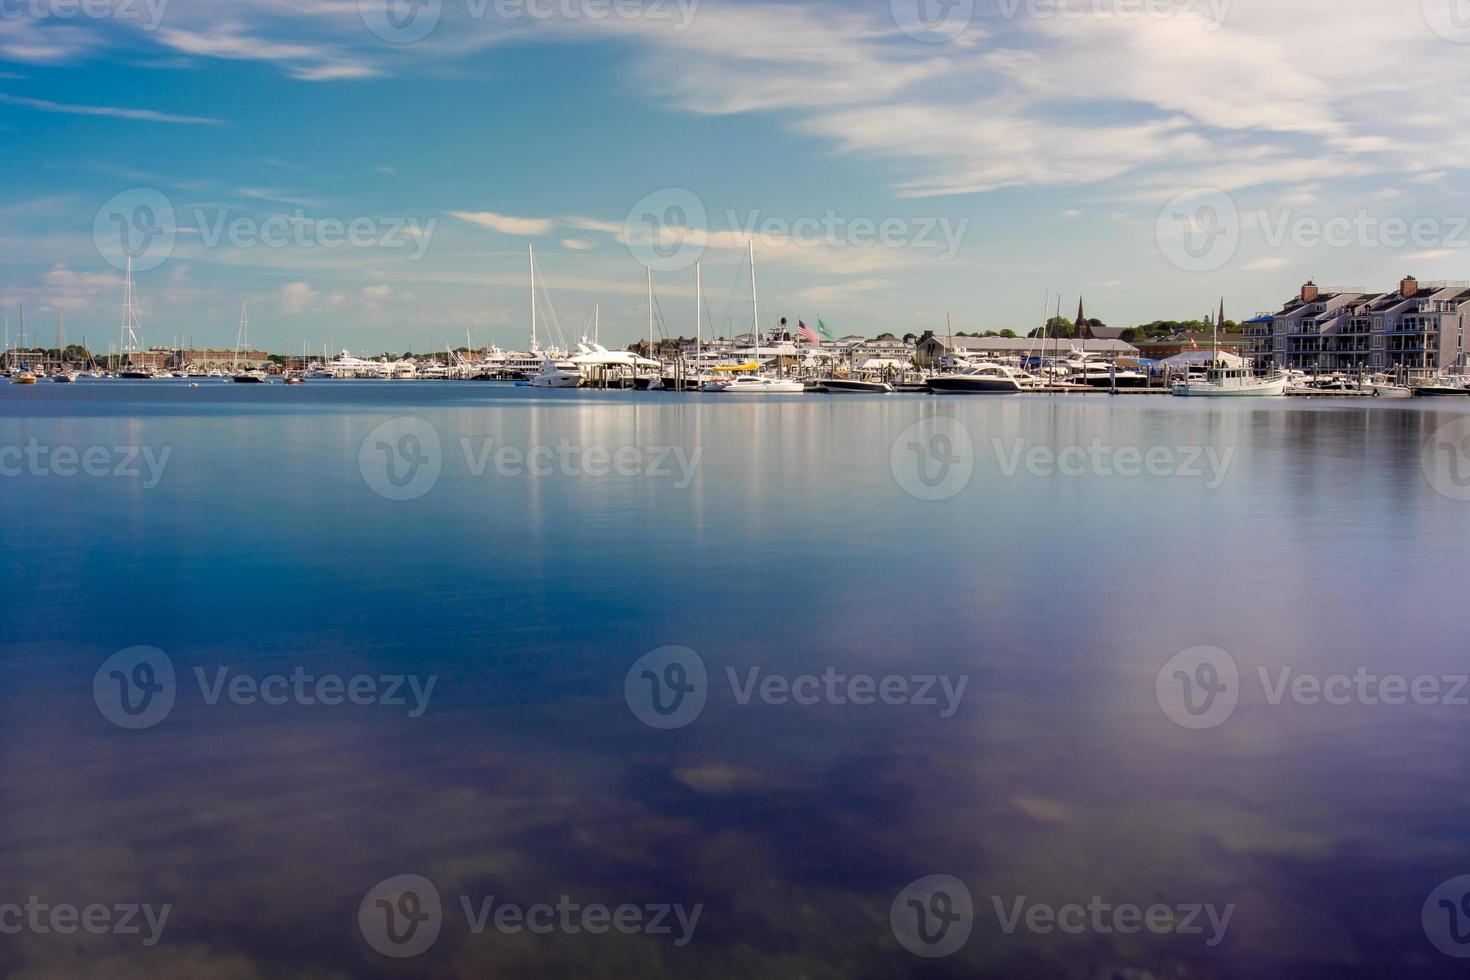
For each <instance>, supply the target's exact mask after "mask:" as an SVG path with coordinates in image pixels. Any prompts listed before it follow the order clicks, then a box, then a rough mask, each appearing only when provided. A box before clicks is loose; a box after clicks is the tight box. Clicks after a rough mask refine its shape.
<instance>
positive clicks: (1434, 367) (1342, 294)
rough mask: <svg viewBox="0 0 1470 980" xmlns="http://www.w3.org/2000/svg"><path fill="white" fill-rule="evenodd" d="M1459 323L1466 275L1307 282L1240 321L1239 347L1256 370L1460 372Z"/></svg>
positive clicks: (1468, 314)
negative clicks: (1366, 286)
mask: <svg viewBox="0 0 1470 980" xmlns="http://www.w3.org/2000/svg"><path fill="white" fill-rule="evenodd" d="M1467 327H1470V282H1420V281H1419V280H1417V279H1415V278H1414V277H1413V276H1406V277H1404V279H1403V280H1402V281H1401V282H1400V283H1399V285H1398V289H1396V290H1394V291H1393V292H1386V293H1373V292H1369V291H1367V290H1363V289H1329V288H1324V287H1320V286H1318V285H1317V284H1316V283H1313V282H1308V283H1307V284H1306V285H1304V286H1302V288H1301V292H1300V293H1298V295H1297V296H1296V297H1294V298H1293V299H1292V300H1291V301H1289V302H1288V303H1286V305H1285V306H1283V307H1282V308H1281V310H1280V311H1278V312H1276V313H1262V314H1259V315H1258V316H1256V317H1254V318H1252V319H1250V320H1248V321H1246V324H1245V341H1246V353H1247V356H1248V357H1249V358H1250V359H1251V361H1252V363H1253V365H1254V366H1255V368H1256V370H1257V371H1270V370H1275V369H1280V368H1287V369H1290V370H1294V371H1305V372H1307V373H1308V374H1324V373H1333V372H1338V371H1347V372H1353V371H1373V372H1378V371H1386V372H1392V373H1399V374H1404V375H1415V376H1427V375H1435V374H1441V373H1460V372H1463V371H1465V370H1466V368H1467V350H1466V341H1467V338H1466V331H1467Z"/></svg>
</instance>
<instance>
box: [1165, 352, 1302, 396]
mask: <svg viewBox="0 0 1470 980" xmlns="http://www.w3.org/2000/svg"><path fill="white" fill-rule="evenodd" d="M1233 360H1234V361H1238V362H1239V363H1238V364H1232V363H1230V362H1228V361H1226V360H1224V359H1217V360H1215V361H1212V362H1210V366H1209V368H1208V369H1207V370H1206V371H1205V377H1204V379H1203V380H1198V379H1193V378H1191V379H1190V380H1188V381H1184V382H1181V383H1179V384H1177V385H1175V386H1174V394H1175V395H1178V396H1180V397H1181V398H1279V397H1281V396H1283V395H1285V394H1286V387H1287V377H1286V375H1284V374H1278V375H1273V376H1271V377H1266V378H1258V377H1256V374H1255V372H1254V371H1252V370H1251V369H1250V367H1249V366H1247V365H1246V364H1245V362H1244V361H1243V360H1241V359H1240V358H1238V357H1237V358H1233Z"/></svg>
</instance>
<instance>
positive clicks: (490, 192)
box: [0, 0, 1470, 351]
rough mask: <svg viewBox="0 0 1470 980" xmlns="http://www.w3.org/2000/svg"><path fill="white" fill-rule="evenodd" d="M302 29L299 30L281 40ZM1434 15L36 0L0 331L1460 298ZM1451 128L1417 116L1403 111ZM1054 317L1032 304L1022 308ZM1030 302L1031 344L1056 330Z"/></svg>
mask: <svg viewBox="0 0 1470 980" xmlns="http://www.w3.org/2000/svg"><path fill="white" fill-rule="evenodd" d="M298 7H299V9H298ZM1454 11H1455V8H1454V6H1453V0H1423V2H1422V3H1410V4H1408V5H1404V6H1402V7H1395V8H1392V9H1389V8H1385V7H1384V6H1383V5H1381V4H1378V3H1372V2H1368V0H1347V2H1334V3H1331V4H1328V3H1326V2H1323V0H1304V2H1294V3H1292V4H1290V5H1281V4H1273V3H1267V2H1264V0H1234V2H1230V0H1215V2H1211V3H1206V2H1201V0H1178V2H1173V3H1167V2H1156V3H1145V2H1128V0H1097V2H1087V3H1080V2H1072V3H1068V2H1062V0H1057V2H1045V0H993V2H989V3H986V2H978V3H977V2H972V0H956V2H953V3H950V4H948V5H944V4H939V3H937V2H933V0H912V2H908V0H893V2H892V3H877V4H873V5H869V6H867V7H864V8H862V9H852V8H851V7H849V6H847V5H842V4H837V3H803V4H799V5H797V4H784V3H744V2H735V0H723V2H717V0H701V2H694V0H684V2H682V3H676V2H674V0H646V2H628V3H622V4H616V5H614V4H610V3H600V2H599V0H581V2H573V0H558V2H556V3H551V2H540V0H521V2H509V0H498V2H488V0H487V2H484V3H476V2H468V0H426V2H423V3H419V4H409V3H405V2H400V0H382V2H373V0H363V2H361V3H359V2H357V0H350V2H341V3H336V2H332V3H320V4H309V5H304V6H301V5H292V4H289V3H285V2H281V0H240V2H237V3H234V4H231V5H230V7H229V9H228V11H227V12H226V11H223V10H222V9H221V8H220V6H219V5H218V4H217V3H211V2H206V0H172V2H166V0H148V2H144V0H138V2H134V3H126V4H124V3H122V2H121V0H118V2H111V3H110V2H107V0H98V2H97V3H95V4H92V5H89V6H88V7H87V8H86V11H85V12H83V11H81V10H80V9H78V8H77V5H76V4H66V3H63V2H61V0H27V3H25V4H23V5H20V6H17V7H14V8H7V10H6V14H5V16H4V17H0V131H3V132H4V134H5V137H6V150H7V181H6V183H5V186H4V187H3V188H0V307H3V308H4V310H5V312H6V313H7V314H8V315H9V317H10V320H11V331H12V339H14V337H15V334H16V332H17V330H18V322H17V315H16V313H17V306H18V304H19V303H20V302H21V301H24V302H25V304H26V308H27V319H28V326H27V332H28V333H34V334H35V335H36V336H38V337H40V338H42V340H43V341H44V339H45V338H47V337H49V336H50V331H52V330H53V329H54V328H53V327H52V326H51V324H52V323H54V320H55V316H56V313H57V312H58V311H62V312H64V313H65V315H66V320H67V335H68V337H69V338H70V339H72V340H79V339H80V338H81V337H82V336H83V335H85V336H86V337H87V339H88V342H89V344H90V345H91V347H92V348H93V349H94V350H98V349H101V350H105V349H106V345H107V343H108V342H109V341H111V340H115V339H116V336H117V332H118V323H119V319H120V307H121V301H122V272H121V270H120V267H121V264H122V261H121V260H122V257H123V255H124V252H125V251H128V250H130V251H132V252H133V253H134V256H135V264H136V265H137V267H138V271H137V273H136V281H137V285H138V290H139V295H140V300H141V321H142V332H143V339H144V341H145V343H147V344H148V345H155V344H170V343H173V342H174V341H175V339H177V340H179V341H185V342H186V341H190V340H192V341H193V342H194V343H195V344H198V345H200V346H213V347H220V346H225V345H230V344H232V343H233V341H234V338H235V330H236V324H237V321H238V310H239V303H240V298H241V297H242V296H244V297H247V298H248V299H249V301H250V304H251V309H252V324H251V337H252V340H253V341H254V342H255V344H256V345H257V346H260V347H264V348H267V349H270V350H274V351H281V350H284V349H285V348H286V347H287V346H288V345H289V346H291V347H293V348H299V347H300V346H301V344H302V343H303V341H304V342H305V343H306V344H307V345H308V346H310V347H311V348H312V349H314V350H320V349H321V348H322V347H323V346H324V345H328V344H330V345H332V346H334V347H336V348H347V349H351V350H354V351H383V350H390V351H392V350H398V351H401V350H414V351H423V350H431V349H442V348H443V347H444V346H445V345H449V346H454V347H459V346H463V345H464V344H465V343H466V332H467V331H468V332H469V337H470V339H471V341H472V343H473V344H474V345H475V346H477V347H478V346H485V345H490V344H494V345H498V346H500V347H502V348H506V349H517V348H524V347H525V346H526V343H527V341H528V329H529V319H530V312H529V282H528V278H529V275H528V260H527V246H528V245H534V246H535V248H536V252H537V259H538V265H539V267H540V274H541V276H542V277H543V280H544V285H545V287H546V289H547V291H548V293H549V296H550V299H551V301H552V303H553V304H554V308H553V307H552V306H550V305H549V306H548V307H547V308H546V310H545V311H544V314H543V315H549V314H552V313H553V312H554V316H555V320H556V321H558V322H559V324H560V327H561V330H562V333H563V334H564V335H565V336H566V337H567V338H568V339H572V338H574V337H576V336H580V335H581V334H583V333H586V332H590V321H591V320H592V318H593V316H594V310H595V311H596V314H597V316H598V319H599V320H600V325H601V334H602V337H603V340H604V342H605V343H607V345H608V346H610V347H612V346H615V347H622V346H626V345H627V344H629V343H632V342H634V341H636V340H638V339H640V338H641V337H643V336H644V335H645V334H646V332H647V318H648V314H647V307H646V305H645V300H644V295H645V271H644V270H645V266H648V267H652V268H653V270H654V273H653V279H654V288H655V292H656V295H657V305H658V313H659V317H660V320H661V322H662V326H663V329H664V331H666V332H667V333H668V334H669V335H671V336H672V335H680V334H683V335H686V336H688V335H692V334H693V332H694V323H695V311H694V303H693V296H694V270H693V268H692V265H693V262H694V261H695V259H699V260H701V261H702V263H703V266H702V268H703V273H704V287H705V295H706V319H705V321H704V323H705V329H706V330H707V331H709V332H710V334H711V335H718V334H724V335H726V336H731V335H733V334H737V333H741V332H745V331H747V330H748V329H749V326H750V320H749V318H750V310H749V296H750V287H749V280H748V271H746V270H744V269H743V260H744V254H745V251H744V250H745V247H746V243H747V241H748V240H749V239H750V238H751V237H752V236H753V237H754V239H755V242H756V254H757V262H758V264H759V279H760V298H761V310H762V320H763V322H764V325H765V326H766V327H767V328H769V327H770V325H771V324H773V323H774V322H775V320H776V318H778V317H780V316H786V317H789V318H791V319H793V321H794V320H795V319H796V318H798V317H800V318H804V319H806V320H807V321H808V322H811V321H813V320H815V319H816V318H818V317H821V318H823V319H825V321H826V322H827V323H828V324H829V325H830V326H831V328H832V330H833V331H834V333H836V334H838V335H842V334H862V335H865V336H870V337H871V336H877V335H879V334H881V333H884V332H892V333H895V334H897V335H899V336H902V335H903V334H904V333H909V332H912V333H915V334H922V333H923V332H924V331H925V330H935V331H936V332H942V331H943V330H945V329H946V328H945V318H946V315H952V316H953V322H954V329H955V331H956V332H960V331H965V332H971V333H975V332H983V331H986V330H995V331H999V330H1003V329H1012V330H1016V331H1017V332H1018V333H1023V334H1024V333H1025V332H1026V331H1028V330H1030V329H1033V328H1034V327H1036V326H1038V325H1040V324H1041V323H1042V321H1043V320H1044V318H1045V316H1046V315H1048V314H1049V313H1052V312H1055V310H1054V309H1053V307H1054V306H1055V304H1056V300H1057V295H1058V294H1060V296H1061V298H1062V312H1063V314H1064V315H1066V316H1071V315H1072V311H1073V310H1075V308H1076V304H1077V300H1078V297H1079V295H1081V296H1085V297H1086V299H1087V310H1088V313H1089V315H1091V316H1094V317H1097V318H1099V319H1101V320H1102V321H1104V322H1106V323H1107V324H1109V325H1110V326H1113V327H1126V326H1132V325H1135V324H1139V323H1147V322H1150V321H1152V320H1156V319H1196V318H1202V317H1203V316H1204V315H1205V314H1206V313H1207V312H1210V311H1212V310H1213V309H1214V308H1215V306H1216V305H1217V303H1218V300H1219V297H1220V296H1221V295H1224V296H1226V297H1227V312H1228V314H1229V315H1230V317H1231V318H1232V319H1242V318H1244V317H1246V316H1249V315H1250V314H1252V313H1254V312H1256V311H1265V310H1274V309H1277V308H1279V307H1280V305H1281V302H1282V300H1283V299H1284V298H1285V297H1287V296H1290V295H1292V294H1293V293H1295V292H1296V291H1297V290H1298V289H1299V287H1300V285H1301V283H1303V282H1305V281H1306V280H1308V279H1315V280H1316V281H1317V282H1319V283H1322V284H1323V285H1324V287H1334V286H1335V287H1344V288H1346V287H1350V286H1353V287H1367V286H1374V285H1375V284H1382V283H1387V282H1397V281H1398V280H1399V279H1400V278H1401V277H1402V276H1404V275H1408V274H1412V275H1415V276H1418V277H1419V278H1420V279H1421V280H1425V281H1430V280H1455V279H1463V278H1470V265H1467V263H1466V261H1465V259H1466V252H1467V247H1470V200H1467V195H1466V194H1465V192H1464V191H1463V190H1461V189H1459V188H1458V186H1457V185H1459V184H1461V183H1463V182H1462V181H1459V180H1458V179H1457V178H1459V177H1460V176H1462V170H1463V165H1462V164H1461V163H1460V160H1461V158H1462V156H1463V153H1462V152H1461V151H1462V150H1463V148H1464V143H1465V142H1466V140H1467V137H1465V136H1464V135H1463V133H1464V132H1465V131H1466V130H1465V128H1464V127H1460V126H1458V125H1457V124H1458V122H1459V113H1461V112H1467V111H1470V110H1467V109H1465V108H1462V102H1461V100H1458V99H1457V98H1455V97H1454V96H1453V95H1452V94H1451V93H1453V92H1455V91H1458V87H1457V83H1459V82H1460V80H1461V78H1462V76H1463V75H1464V73H1465V71H1466V69H1465V67H1464V63H1465V54H1466V53H1467V51H1470V48H1467V46H1466V45H1467V43H1470V28H1462V27H1461V26H1460V25H1461V21H1460V20H1459V19H1457V18H1456V17H1455V16H1454ZM1424 92H1436V93H1441V95H1442V97H1441V98H1440V99H1438V100H1437V101H1435V102H1434V103H1433V104H1428V103H1426V102H1425V100H1424V97H1423V95H1422V93H1424ZM1048 295H1049V296H1050V300H1049V301H1048V300H1046V299H1045V297H1047V296H1048ZM1044 303H1045V304H1046V309H1045V310H1044V308H1043V307H1044Z"/></svg>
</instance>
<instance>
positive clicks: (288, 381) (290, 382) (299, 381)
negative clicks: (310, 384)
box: [286, 375, 306, 385]
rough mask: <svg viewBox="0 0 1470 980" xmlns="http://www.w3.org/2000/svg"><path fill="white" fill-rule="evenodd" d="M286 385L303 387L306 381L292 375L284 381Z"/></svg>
mask: <svg viewBox="0 0 1470 980" xmlns="http://www.w3.org/2000/svg"><path fill="white" fill-rule="evenodd" d="M286 384H288V385H304V384H306V380H305V379H304V378H300V377H297V376H295V375H292V376H291V377H289V378H287V379H286Z"/></svg>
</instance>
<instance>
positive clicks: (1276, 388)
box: [1173, 298, 1292, 398]
mask: <svg viewBox="0 0 1470 980" xmlns="http://www.w3.org/2000/svg"><path fill="white" fill-rule="evenodd" d="M1224 322H1225V300H1224V299H1223V298H1222V299H1221V300H1220V315H1219V317H1217V318H1216V320H1215V336H1214V338H1213V344H1212V348H1213V351H1214V353H1213V356H1211V358H1210V360H1209V361H1207V362H1206V364H1205V376H1204V379H1203V380H1200V379H1197V378H1194V377H1190V378H1189V379H1188V380H1186V381H1183V382H1181V383H1179V384H1176V385H1175V386H1174V388H1173V393H1174V394H1175V395H1178V396H1179V397H1181V398H1280V397H1282V396H1284V395H1285V394H1286V389H1287V386H1288V385H1290V384H1291V380H1292V379H1291V376H1290V375H1288V374H1285V373H1281V374H1275V375H1272V376H1270V377H1267V378H1258V377H1256V372H1255V371H1254V370H1253V369H1252V368H1251V366H1250V364H1249V363H1248V362H1247V361H1246V360H1245V358H1243V357H1237V356H1235V355H1234V354H1225V353H1221V351H1220V336H1219V330H1220V326H1219V325H1220V324H1222V323H1224Z"/></svg>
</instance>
